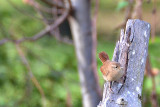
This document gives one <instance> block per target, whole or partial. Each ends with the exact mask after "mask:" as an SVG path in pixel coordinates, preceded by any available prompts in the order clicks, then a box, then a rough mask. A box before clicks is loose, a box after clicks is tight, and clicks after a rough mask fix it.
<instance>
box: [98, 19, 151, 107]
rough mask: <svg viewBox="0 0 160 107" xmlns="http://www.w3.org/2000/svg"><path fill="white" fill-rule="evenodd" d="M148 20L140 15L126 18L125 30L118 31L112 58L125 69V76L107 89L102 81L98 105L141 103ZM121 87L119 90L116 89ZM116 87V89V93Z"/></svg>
mask: <svg viewBox="0 0 160 107" xmlns="http://www.w3.org/2000/svg"><path fill="white" fill-rule="evenodd" d="M149 36H150V24H148V23H147V22H144V21H141V20H139V19H135V20H128V22H127V25H126V31H125V34H124V30H122V31H121V37H120V41H118V42H117V44H116V47H115V50H114V55H113V59H112V60H114V61H117V62H120V63H121V64H122V65H123V66H124V67H125V69H126V80H125V83H124V84H123V87H122V88H121V86H122V84H121V83H118V82H114V83H113V85H112V89H113V92H114V93H110V92H109V90H108V82H106V83H105V84H104V91H103V99H102V101H101V102H100V103H99V105H98V107H121V106H123V107H141V106H142V105H141V93H142V86H143V77H144V70H145V64H146V58H147V54H148V42H149ZM120 88H121V90H120V91H119V89H120ZM118 91H119V93H118Z"/></svg>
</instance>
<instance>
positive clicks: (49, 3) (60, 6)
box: [42, 0, 65, 8]
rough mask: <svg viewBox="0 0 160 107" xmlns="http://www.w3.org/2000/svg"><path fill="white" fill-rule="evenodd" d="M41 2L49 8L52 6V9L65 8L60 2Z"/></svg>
mask: <svg viewBox="0 0 160 107" xmlns="http://www.w3.org/2000/svg"><path fill="white" fill-rule="evenodd" d="M42 1H43V2H44V3H46V4H47V5H49V6H54V7H57V8H65V7H64V5H63V4H62V3H60V2H59V3H57V2H54V1H53V0H52V2H51V1H49V0H42Z"/></svg>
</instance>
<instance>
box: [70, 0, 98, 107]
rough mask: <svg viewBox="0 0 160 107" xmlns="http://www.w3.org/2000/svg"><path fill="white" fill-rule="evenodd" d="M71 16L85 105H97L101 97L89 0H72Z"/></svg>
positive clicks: (91, 106) (84, 106) (94, 106)
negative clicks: (93, 54)
mask: <svg viewBox="0 0 160 107" xmlns="http://www.w3.org/2000/svg"><path fill="white" fill-rule="evenodd" d="M71 2H72V6H73V11H72V16H70V17H69V22H70V26H71V31H72V34H73V40H74V44H75V51H76V55H77V60H78V72H79V77H80V84H81V91H82V101H83V107H96V106H97V104H98V103H99V101H100V99H101V94H100V86H99V84H98V78H97V77H98V76H97V72H96V70H94V67H93V66H92V62H93V59H92V49H93V42H92V28H91V17H90V1H89V0H72V1H71Z"/></svg>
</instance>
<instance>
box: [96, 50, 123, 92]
mask: <svg viewBox="0 0 160 107" xmlns="http://www.w3.org/2000/svg"><path fill="white" fill-rule="evenodd" d="M99 58H100V60H101V62H102V63H103V65H102V66H101V68H100V70H101V72H102V74H103V78H104V79H105V80H106V81H108V82H110V90H111V91H112V89H111V82H112V81H117V80H119V79H120V78H121V77H122V76H123V75H124V73H125V72H124V69H123V67H122V66H121V64H120V63H118V62H115V61H110V60H109V57H108V55H107V54H106V53H105V52H100V53H99Z"/></svg>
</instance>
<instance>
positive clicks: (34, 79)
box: [15, 44, 46, 107]
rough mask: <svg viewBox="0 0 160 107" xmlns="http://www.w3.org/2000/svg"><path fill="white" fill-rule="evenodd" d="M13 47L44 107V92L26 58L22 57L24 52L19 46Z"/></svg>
mask: <svg viewBox="0 0 160 107" xmlns="http://www.w3.org/2000/svg"><path fill="white" fill-rule="evenodd" d="M15 46H16V49H17V52H18V54H19V56H20V58H21V61H22V63H23V65H24V66H25V67H26V69H27V71H28V73H29V76H30V78H31V80H32V82H33V84H34V85H35V87H36V88H37V89H38V91H39V92H40V94H41V97H42V104H43V107H46V104H45V100H46V98H45V94H44V91H43V89H42V87H41V86H40V84H39V82H38V80H37V79H36V77H35V76H34V74H33V73H32V70H31V68H30V65H29V63H28V61H27V59H26V57H25V55H24V52H23V51H22V49H21V47H20V45H19V44H15Z"/></svg>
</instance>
